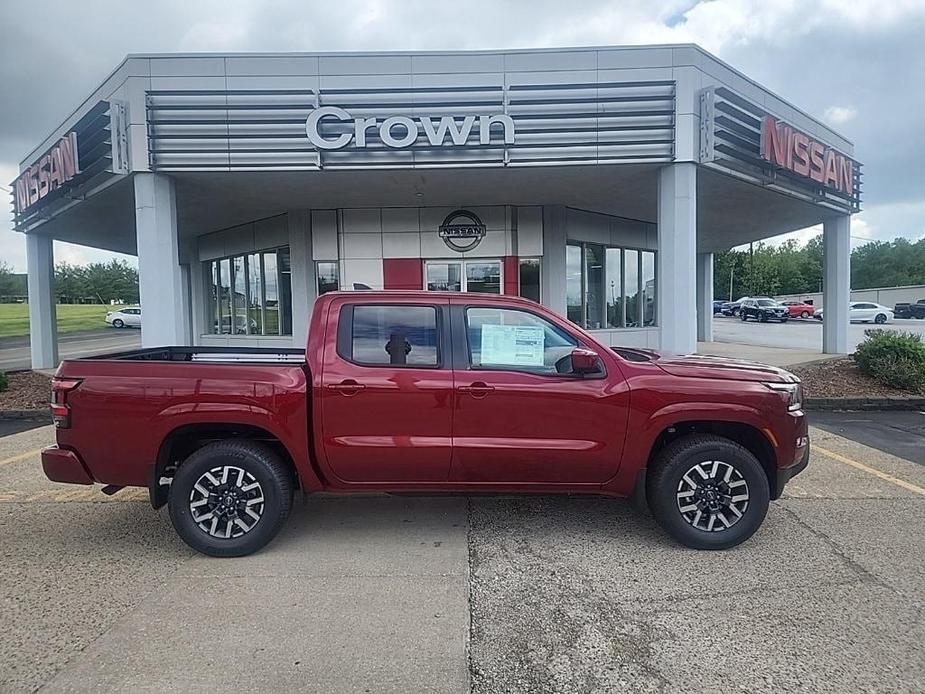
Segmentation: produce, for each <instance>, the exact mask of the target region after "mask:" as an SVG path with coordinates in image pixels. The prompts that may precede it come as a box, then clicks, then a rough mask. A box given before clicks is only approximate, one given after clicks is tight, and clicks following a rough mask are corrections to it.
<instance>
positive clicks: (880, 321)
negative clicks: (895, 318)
mask: <svg viewBox="0 0 925 694" xmlns="http://www.w3.org/2000/svg"><path fill="white" fill-rule="evenodd" d="M874 323H876V324H877V325H883V324H884V323H886V316H885V315H884V314H882V313H878V314H877V315H876V316H875V317H874Z"/></svg>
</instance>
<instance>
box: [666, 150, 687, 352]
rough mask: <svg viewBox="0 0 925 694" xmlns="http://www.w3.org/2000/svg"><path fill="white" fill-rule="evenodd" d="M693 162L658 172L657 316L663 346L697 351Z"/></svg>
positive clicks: (679, 164)
mask: <svg viewBox="0 0 925 694" xmlns="http://www.w3.org/2000/svg"><path fill="white" fill-rule="evenodd" d="M696 255H697V165H696V164H691V163H678V164H669V165H668V166H665V167H662V168H661V169H660V170H659V177H658V320H659V324H660V326H661V348H662V349H663V350H665V351H667V352H677V353H680V354H690V353H693V352H696V351H697V319H696V316H697V297H696V292H695V290H694V288H695V286H696V277H695V275H696V272H695V269H694V267H695V264H696Z"/></svg>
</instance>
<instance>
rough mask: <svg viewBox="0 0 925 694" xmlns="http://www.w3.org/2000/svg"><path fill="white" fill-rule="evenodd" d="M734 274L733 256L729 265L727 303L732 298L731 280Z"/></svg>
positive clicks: (734, 260) (734, 262) (734, 263)
mask: <svg viewBox="0 0 925 694" xmlns="http://www.w3.org/2000/svg"><path fill="white" fill-rule="evenodd" d="M735 274H736V259H735V256H732V262H731V263H729V301H733V298H732V278H733V277H735Z"/></svg>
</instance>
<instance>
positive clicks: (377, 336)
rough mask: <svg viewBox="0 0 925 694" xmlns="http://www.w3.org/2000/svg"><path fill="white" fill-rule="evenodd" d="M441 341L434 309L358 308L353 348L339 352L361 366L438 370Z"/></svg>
mask: <svg viewBox="0 0 925 694" xmlns="http://www.w3.org/2000/svg"><path fill="white" fill-rule="evenodd" d="M438 339H439V338H438V330H437V310H436V308H435V307H433V306H407V305H405V306H388V305H384V306H383V305H380V306H354V307H353V320H352V326H351V330H350V334H349V345H340V349H339V351H340V352H341V353H342V355H343V356H346V357H347V358H348V359H349V360H350V361H353V362H355V363H357V364H368V365H370V366H418V367H428V366H430V367H435V366H438V365H439V364H440V349H439V343H438ZM344 347H347V348H348V349H347V350H344V349H343V348H344Z"/></svg>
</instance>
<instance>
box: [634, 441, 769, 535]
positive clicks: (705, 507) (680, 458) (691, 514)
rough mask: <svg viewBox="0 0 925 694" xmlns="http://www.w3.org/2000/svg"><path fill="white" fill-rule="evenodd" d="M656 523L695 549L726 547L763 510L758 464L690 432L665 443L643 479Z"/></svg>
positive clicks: (737, 449) (751, 528)
mask: <svg viewBox="0 0 925 694" xmlns="http://www.w3.org/2000/svg"><path fill="white" fill-rule="evenodd" d="M646 496H647V498H648V501H649V508H651V509H652V515H653V516H654V517H655V520H656V521H658V523H659V525H661V526H662V528H664V529H665V531H666V532H668V534H669V535H671V536H672V537H673V538H674V539H676V540H677V541H678V542H680V543H681V544H684V545H687V546H688V547H693V548H695V549H728V548H730V547H735V546H736V545H738V544H740V543H742V542H744V541H745V540H747V539H748V538H750V537H751V536H752V535H753V534H754V533H755V531H756V530H757V529H758V528H759V527H760V526H761V523H762V521H764V517H765V515H766V514H767V511H768V503H769V500H770V489H769V487H768V478H767V476H766V475H765V473H764V470H763V469H762V467H761V463H759V462H758V460H757V459H756V458H755V456H754V455H752V454H751V452H749V451H748V450H747V449H746V448H744V447H743V446H740V445H739V444H737V443H735V442H734V441H730V440H729V439H725V438H723V437H721V436H713V435H709V434H693V435H690V436H685V437H683V438H680V439H677V440H676V441H673V442H671V443H670V444H668V445H667V446H666V447H665V448H664V449H662V451H661V452H660V453H659V454H658V456H657V458H656V460H655V462H654V463H653V465H652V466H651V468H650V470H649V474H648V476H647V478H646Z"/></svg>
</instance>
